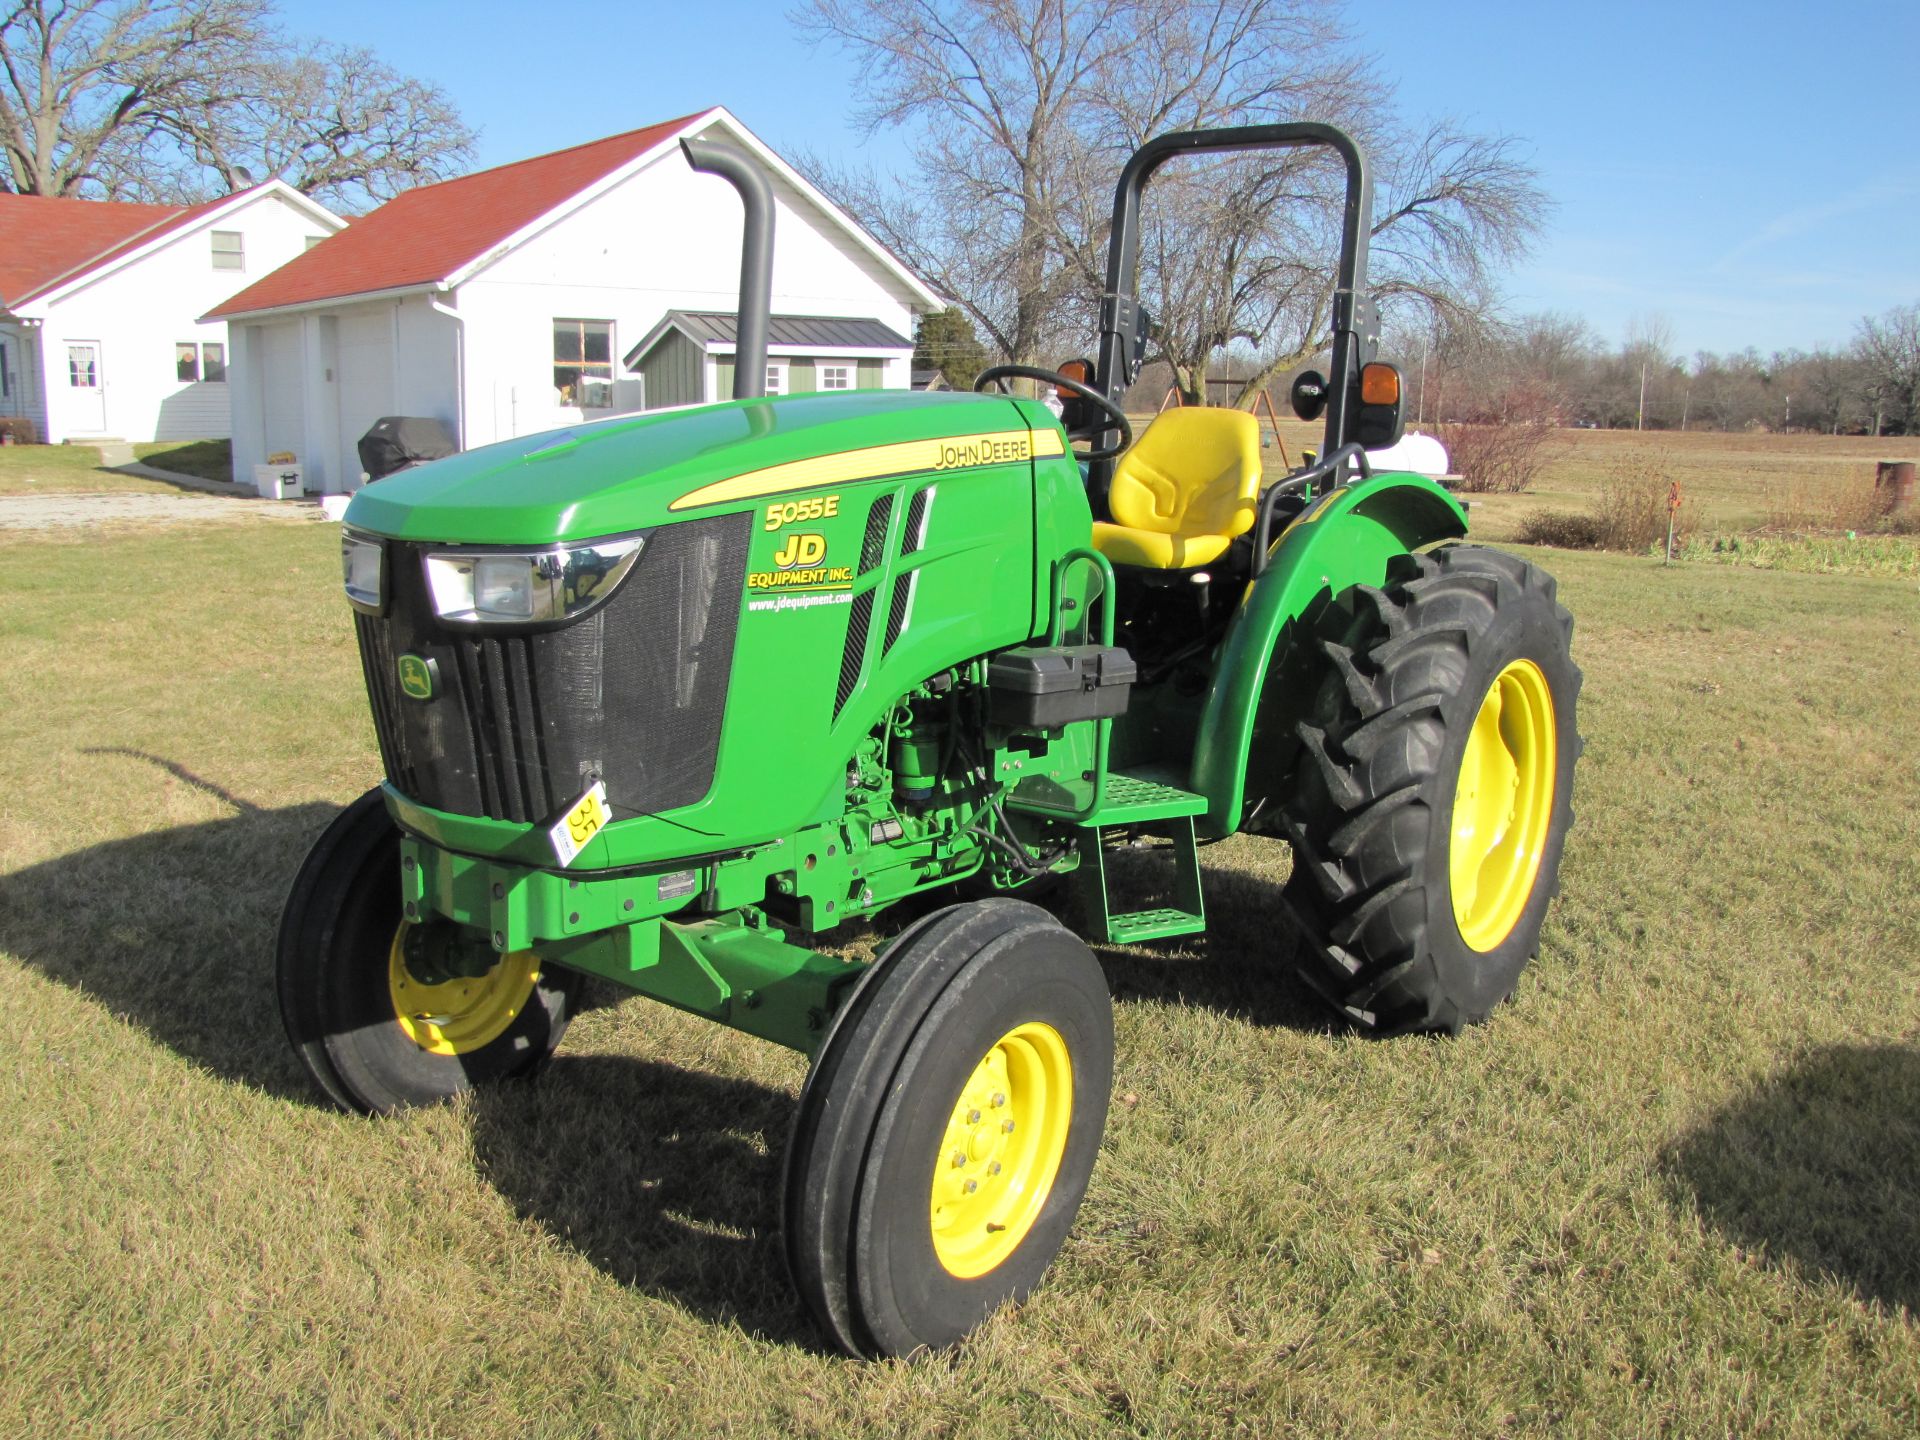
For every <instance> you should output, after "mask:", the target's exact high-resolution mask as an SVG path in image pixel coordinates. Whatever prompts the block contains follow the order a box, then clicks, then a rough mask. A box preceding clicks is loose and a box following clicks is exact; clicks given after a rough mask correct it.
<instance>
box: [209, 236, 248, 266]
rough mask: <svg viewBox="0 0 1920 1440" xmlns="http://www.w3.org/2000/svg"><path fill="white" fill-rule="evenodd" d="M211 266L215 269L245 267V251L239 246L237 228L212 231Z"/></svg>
mask: <svg viewBox="0 0 1920 1440" xmlns="http://www.w3.org/2000/svg"><path fill="white" fill-rule="evenodd" d="M213 268H214V269H216V270H244V269H246V268H247V256H246V251H245V250H244V249H242V247H241V240H240V232H239V231H238V230H216V231H214V232H213Z"/></svg>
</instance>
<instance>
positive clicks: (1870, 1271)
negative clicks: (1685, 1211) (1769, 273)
mask: <svg viewBox="0 0 1920 1440" xmlns="http://www.w3.org/2000/svg"><path fill="white" fill-rule="evenodd" d="M1662 1158H1663V1161H1664V1163H1665V1167H1666V1170H1667V1173H1668V1175H1669V1176H1670V1177H1671V1179H1672V1181H1673V1184H1674V1187H1675V1190H1676V1192H1677V1197H1678V1198H1679V1199H1680V1200H1681V1201H1682V1203H1685V1201H1686V1199H1687V1198H1689V1197H1691V1198H1692V1199H1694V1200H1697V1202H1698V1204H1699V1207H1700V1213H1701V1214H1702V1215H1703V1216H1705V1218H1706V1219H1707V1220H1708V1221H1709V1222H1710V1223H1712V1224H1713V1225H1715V1226H1716V1227H1717V1228H1719V1229H1720V1230H1721V1231H1722V1232H1723V1233H1725V1234H1726V1235H1727V1236H1728V1237H1729V1238H1730V1239H1731V1240H1733V1241H1734V1242H1736V1243H1737V1244H1739V1245H1741V1246H1742V1247H1744V1248H1747V1249H1751V1250H1755V1251H1759V1252H1762V1253H1764V1254H1765V1255H1767V1256H1769V1257H1771V1258H1772V1259H1775V1260H1787V1261H1790V1262H1793V1263H1795V1264H1797V1265H1799V1266H1801V1267H1804V1268H1805V1269H1807V1270H1809V1271H1813V1272H1816V1273H1824V1274H1826V1275H1830V1276H1832V1277H1833V1278H1835V1279H1837V1280H1839V1281H1841V1282H1842V1283H1844V1284H1847V1285H1849V1286H1851V1287H1852V1288H1853V1289H1854V1290H1855V1291H1856V1292H1857V1293H1858V1294H1859V1295H1860V1296H1861V1298H1863V1299H1865V1300H1868V1301H1875V1302H1878V1303H1880V1304H1882V1305H1885V1306H1887V1307H1888V1308H1890V1309H1897V1308H1898V1307H1900V1306H1905V1307H1906V1308H1907V1310H1908V1311H1909V1312H1911V1313H1920V1048H1916V1047H1914V1046H1912V1045H1904V1046H1903V1045H1832V1046H1827V1047H1825V1048H1823V1049H1820V1050H1816V1051H1814V1052H1813V1053H1812V1054H1811V1055H1810V1056H1808V1057H1807V1058H1805V1059H1803V1060H1801V1061H1800V1062H1798V1063H1796V1064H1795V1065H1794V1066H1793V1067H1792V1068H1790V1069H1788V1070H1786V1071H1785V1072H1783V1073H1782V1074H1780V1075H1776V1076H1772V1077H1770V1078H1768V1079H1767V1080H1765V1081H1762V1082H1761V1083H1760V1084H1758V1085H1756V1086H1755V1087H1753V1088H1752V1089H1751V1090H1749V1091H1748V1092H1747V1093H1746V1094H1745V1095H1743V1096H1741V1097H1740V1098H1739V1099H1737V1100H1735V1101H1734V1102H1733V1103H1732V1104H1730V1105H1729V1106H1727V1108H1726V1109H1724V1110H1722V1111H1721V1112H1720V1113H1719V1114H1718V1115H1716V1116H1715V1117H1714V1118H1713V1119H1712V1120H1711V1121H1709V1122H1708V1123H1707V1124H1706V1125H1704V1126H1702V1127H1701V1128H1700V1129H1699V1130H1697V1131H1695V1132H1694V1133H1693V1134H1691V1135H1689V1136H1687V1137H1686V1138H1685V1139H1683V1140H1681V1141H1680V1142H1678V1143H1677V1144H1675V1145H1673V1146H1672V1147H1670V1148H1669V1150H1668V1151H1667V1153H1666V1154H1665V1155H1664V1156H1663V1157H1662Z"/></svg>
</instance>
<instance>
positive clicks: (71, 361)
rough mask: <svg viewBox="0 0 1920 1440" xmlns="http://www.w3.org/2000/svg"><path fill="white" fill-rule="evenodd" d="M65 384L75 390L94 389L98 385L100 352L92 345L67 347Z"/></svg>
mask: <svg viewBox="0 0 1920 1440" xmlns="http://www.w3.org/2000/svg"><path fill="white" fill-rule="evenodd" d="M67 384H68V385H70V386H72V387H73V388H74V389H75V390H95V389H98V388H99V385H100V352H99V350H98V349H96V348H95V347H94V346H92V345H69V346H68V347H67Z"/></svg>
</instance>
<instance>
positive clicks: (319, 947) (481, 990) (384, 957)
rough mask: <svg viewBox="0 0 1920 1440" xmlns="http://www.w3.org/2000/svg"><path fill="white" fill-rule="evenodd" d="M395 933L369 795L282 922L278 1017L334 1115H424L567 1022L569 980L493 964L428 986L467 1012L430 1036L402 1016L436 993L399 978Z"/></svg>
mask: <svg viewBox="0 0 1920 1440" xmlns="http://www.w3.org/2000/svg"><path fill="white" fill-rule="evenodd" d="M403 929H404V927H403V921H402V916H401V913H400V832H399V831H398V830H397V829H396V828H395V827H394V824H393V821H392V819H391V818H389V816H388V815H387V810H386V804H385V801H384V799H383V798H382V796H381V792H380V791H379V790H377V789H376V790H370V791H368V792H367V793H366V794H365V795H362V796H361V797H360V798H359V799H358V800H356V801H354V802H353V804H351V805H349V806H348V807H347V808H346V809H345V810H343V811H341V812H340V814H339V815H338V816H336V817H335V819H334V822H333V823H332V824H331V825H329V826H328V827H327V829H326V832H325V833H324V834H323V835H321V837H320V839H319V840H318V841H317V842H316V843H315V845H314V847H313V849H312V851H311V852H309V854H308V855H307V858H306V860H305V862H304V863H303V864H302V865H301V867H300V873H299V874H298V875H297V876H296V877H295V878H294V882H293V890H292V893H291V894H289V895H288V897H287V905H286V909H285V911H284V912H283V913H282V915H281V919H280V940H279V947H278V970H279V990H280V1016H281V1019H282V1021H283V1022H284V1023H285V1025H286V1027H287V1037H288V1038H289V1039H290V1040H291V1041H292V1042H293V1047H294V1050H295V1052H296V1053H297V1054H298V1055H299V1056H300V1058H301V1060H302V1061H303V1062H305V1064H306V1067H307V1070H308V1071H309V1073H311V1074H312V1076H313V1078H314V1080H315V1081H316V1083H318V1084H319V1086H320V1088H321V1089H322V1090H324V1091H325V1092H326V1093H327V1095H328V1097H329V1098H330V1099H332V1100H333V1101H334V1103H336V1104H337V1105H339V1106H341V1107H342V1108H343V1109H348V1110H359V1111H363V1112H369V1113H379V1112H385V1111H390V1110H398V1109H401V1108H403V1107H405V1106H409V1105H427V1104H433V1103H435V1102H437V1101H441V1100H447V1099H450V1098H452V1097H453V1096H455V1095H458V1094H459V1093H460V1092H461V1091H463V1090H467V1089H469V1088H471V1087H472V1086H474V1085H476V1084H484V1083H487V1082H489V1081H493V1080H504V1079H509V1078H513V1077H515V1076H521V1075H528V1074H531V1073H533V1072H534V1071H535V1070H537V1069H539V1068H540V1066H541V1065H543V1064H544V1063H545V1062H546V1060H547V1057H548V1056H550V1055H551V1054H552V1053H553V1048H554V1046H556V1045H558V1044H559V1043H560V1037H561V1035H562V1034H563V1033H564V1032H565V1030H566V1028H567V1022H568V1020H569V1019H570V1018H571V1017H572V1014H573V1008H574V1005H573V993H574V990H575V987H576V985H577V983H578V979H579V977H578V976H577V975H575V973H574V972H572V971H569V970H565V969H562V968H560V967H557V966H545V965H542V964H541V963H540V962H539V961H538V960H536V959H535V958H534V957H532V956H506V957H503V958H502V959H501V960H500V961H499V962H498V963H497V964H496V965H495V966H494V968H493V969H492V970H491V971H489V972H488V973H487V974H486V975H484V976H479V977H475V979H474V980H473V981H472V982H471V983H470V984H467V985H462V984H461V983H460V982H455V983H453V984H451V985H448V986H442V987H436V988H437V989H438V990H439V991H440V992H442V993H444V994H445V995H447V996H450V997H455V998H453V999H451V1000H448V1001H442V1002H441V1003H442V1005H445V1004H462V1003H464V1004H466V1005H467V1006H469V1007H470V1008H469V1011H468V1013H467V1014H465V1015H463V1016H459V1017H451V1018H452V1019H453V1020H454V1022H455V1023H449V1024H447V1025H444V1026H431V1025H429V1024H428V1023H426V1022H424V1021H423V1020H422V1019H421V1018H420V1016H419V1015H417V1014H414V1013H410V1012H409V1011H406V1010H405V1009H404V1008H403V997H405V996H408V995H413V996H419V995H422V994H431V993H432V992H423V991H421V990H420V989H419V988H418V986H417V983H416V982H413V981H412V980H411V979H410V977H409V976H408V975H407V974H406V972H405V971H404V969H403V968H397V967H399V965H400V962H399V961H398V960H397V958H396V954H395V947H396V944H397V942H398V940H399V938H400V936H401V935H402V934H403ZM463 990H464V991H465V992H466V996H465V999H464V1001H463V1000H462V999H461V998H459V997H461V995H462V992H463Z"/></svg>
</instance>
